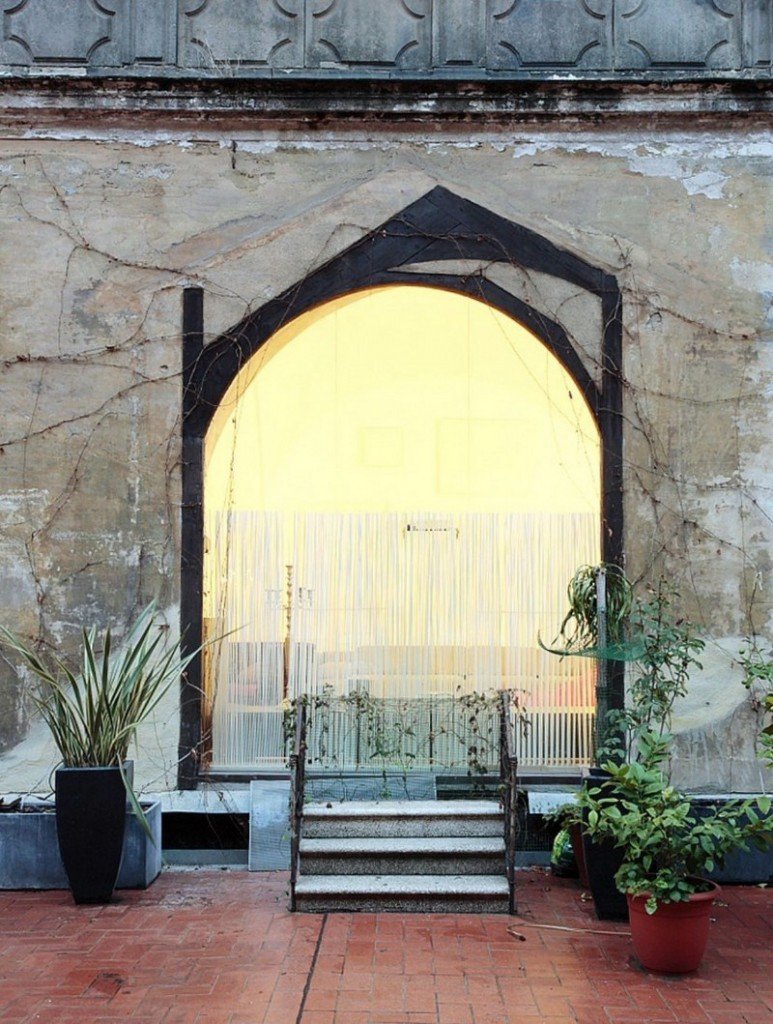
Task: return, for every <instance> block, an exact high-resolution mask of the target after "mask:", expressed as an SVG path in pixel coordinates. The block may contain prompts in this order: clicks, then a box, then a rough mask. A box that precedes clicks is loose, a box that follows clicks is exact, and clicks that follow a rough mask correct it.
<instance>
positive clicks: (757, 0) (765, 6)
mask: <svg viewBox="0 0 773 1024" xmlns="http://www.w3.org/2000/svg"><path fill="white" fill-rule="evenodd" d="M744 13H745V21H746V24H745V26H744V28H745V32H744V36H745V46H744V66H745V67H748V68H767V67H769V66H770V63H771V60H773V3H771V2H770V0H745V12H744Z"/></svg>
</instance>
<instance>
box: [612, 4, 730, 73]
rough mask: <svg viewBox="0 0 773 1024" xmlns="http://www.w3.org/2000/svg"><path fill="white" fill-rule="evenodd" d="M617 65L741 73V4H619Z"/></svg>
mask: <svg viewBox="0 0 773 1024" xmlns="http://www.w3.org/2000/svg"><path fill="white" fill-rule="evenodd" d="M615 22H616V24H615V37H616V39H617V61H616V66H617V67H618V68H621V69H626V70H627V69H638V68H650V67H652V68H658V67H677V66H682V67H698V68H714V69H720V68H728V69H729V68H737V67H739V66H740V60H741V52H740V42H741V0H670V2H669V3H663V2H657V0H616V3H615Z"/></svg>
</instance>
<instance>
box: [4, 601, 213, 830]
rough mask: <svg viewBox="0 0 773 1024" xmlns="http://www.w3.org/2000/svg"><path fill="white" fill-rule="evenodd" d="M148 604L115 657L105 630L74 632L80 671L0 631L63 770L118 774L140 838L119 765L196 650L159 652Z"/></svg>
mask: <svg viewBox="0 0 773 1024" xmlns="http://www.w3.org/2000/svg"><path fill="white" fill-rule="evenodd" d="M156 610H157V609H156V604H155V602H152V603H151V604H149V605H148V606H147V607H146V608H145V609H143V611H142V612H141V613H140V615H139V616H138V618H137V620H136V622H135V623H134V625H133V626H132V628H131V629H130V630H129V633H128V634H127V636H126V637H125V639H124V641H123V643H121V645H120V647H119V648H117V649H115V648H114V644H113V633H112V630H111V629H110V627H108V628H107V629H105V631H104V635H103V636H102V637H101V639H100V637H99V632H98V630H97V629H96V627H91V628H90V629H84V630H83V632H82V651H81V659H80V664H79V665H78V667H77V668H70V667H69V666H68V665H67V664H66V663H65V662H64V661H63V660H62V659H61V658H60V657H58V656H57V655H55V654H49V655H44V654H38V653H37V652H36V651H35V650H33V649H32V647H30V646H29V645H28V644H26V643H25V642H24V641H23V640H21V639H19V637H17V636H15V635H14V634H13V633H11V632H10V631H9V630H7V629H5V628H3V627H2V626H0V643H3V644H4V645H5V646H6V647H8V648H9V649H10V650H12V651H14V652H15V653H16V654H17V655H19V657H20V658H21V659H22V661H23V662H25V663H26V664H27V666H28V667H29V668H30V670H31V671H32V673H33V674H34V675H35V677H36V678H37V683H38V685H37V687H36V688H35V689H32V690H30V692H29V698H30V700H31V702H32V704H33V705H34V706H35V707H36V708H37V710H38V711H39V712H40V716H41V718H42V719H43V721H44V722H45V723H46V725H47V726H48V727H49V729H50V730H51V735H52V736H53V739H54V742H55V744H56V746H57V749H58V750H59V753H60V755H61V758H62V764H63V765H64V766H65V767H66V768H88V767H112V766H116V767H118V768H119V770H120V771H121V776H122V778H123V780H124V784H125V786H126V790H127V794H128V797H129V801H130V803H131V805H132V808H133V810H134V812H135V814H136V815H137V816H138V818H139V820H140V822H141V823H142V825H143V828H144V829H145V831H146V832H147V833H148V834H150V830H149V828H148V824H147V820H146V819H145V815H144V814H143V812H142V808H141V807H140V804H139V801H138V799H137V796H136V794H135V793H134V791H133V789H132V787H131V784H130V782H129V780H128V778H127V776H126V774H125V773H124V769H123V764H124V761H125V760H126V758H127V755H128V752H129V745H130V744H131V742H132V740H133V739H134V738H135V736H136V733H137V729H138V728H139V726H140V725H141V724H142V723H143V722H144V721H145V720H146V719H147V718H148V716H149V715H150V714H151V712H152V711H153V709H154V708H156V707H157V706H158V704H159V703H160V701H161V700H162V699H163V698H164V696H165V694H166V693H167V691H168V690H169V688H170V687H171V686H172V685H173V684H174V683H175V681H176V680H178V679H179V678H180V675H181V674H182V673H183V672H184V671H185V669H186V668H187V666H188V665H189V664H190V662H191V660H192V659H193V658H194V657H195V655H196V654H197V653H198V650H196V651H193V652H192V653H190V654H187V655H183V654H182V653H181V650H180V641H179V640H178V641H177V642H175V643H174V644H171V645H169V644H167V642H166V638H165V635H164V634H163V633H162V632H161V631H160V630H158V629H156V628H154V627H155V626H156V621H155V620H156Z"/></svg>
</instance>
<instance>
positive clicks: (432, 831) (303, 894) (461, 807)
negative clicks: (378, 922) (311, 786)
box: [295, 800, 510, 914]
mask: <svg viewBox="0 0 773 1024" xmlns="http://www.w3.org/2000/svg"><path fill="white" fill-rule="evenodd" d="M503 831H504V821H503V814H502V809H501V807H500V805H499V803H498V802H495V801H493V800H410V801H400V800H392V801H384V802H383V803H375V802H370V801H351V802H349V803H335V804H333V803H318V804H307V805H306V806H305V807H304V809H303V818H302V825H301V837H300V843H299V848H298V854H299V861H298V878H297V880H296V884H295V909H296V910H301V911H309V912H324V911H334V910H363V911H398V910H399V911H416V912H439V913H489V914H497V913H501V914H506V913H508V910H509V909H510V893H509V887H508V883H507V874H506V870H505V843H504V838H503Z"/></svg>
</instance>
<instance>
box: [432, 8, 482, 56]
mask: <svg viewBox="0 0 773 1024" xmlns="http://www.w3.org/2000/svg"><path fill="white" fill-rule="evenodd" d="M486 8H487V0H434V4H433V12H432V19H433V45H432V48H433V61H432V63H433V65H434V66H435V67H442V68H454V67H458V68H465V67H476V66H481V65H483V64H485V61H486Z"/></svg>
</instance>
